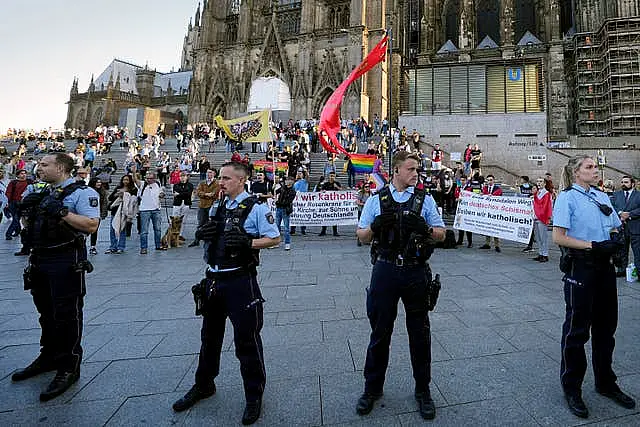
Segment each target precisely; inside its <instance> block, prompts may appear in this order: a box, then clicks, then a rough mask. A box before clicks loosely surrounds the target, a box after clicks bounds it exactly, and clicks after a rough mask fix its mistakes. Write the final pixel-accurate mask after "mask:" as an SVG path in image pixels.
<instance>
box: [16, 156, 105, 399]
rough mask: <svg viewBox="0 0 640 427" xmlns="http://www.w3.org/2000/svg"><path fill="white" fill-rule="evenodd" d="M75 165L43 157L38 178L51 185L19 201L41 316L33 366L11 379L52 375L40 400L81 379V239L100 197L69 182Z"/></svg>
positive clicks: (96, 214)
mask: <svg viewBox="0 0 640 427" xmlns="http://www.w3.org/2000/svg"><path fill="white" fill-rule="evenodd" d="M73 163H74V162H73V159H72V158H71V157H69V156H68V155H67V154H64V153H57V154H51V155H47V156H45V157H44V158H43V159H42V160H41V161H40V164H39V167H38V173H39V175H40V178H41V179H42V181H44V182H46V183H48V184H49V186H48V187H47V188H46V189H45V190H44V191H42V192H39V193H37V192H35V193H31V194H29V195H27V196H26V197H25V198H24V199H23V201H22V203H23V204H24V206H23V207H24V208H25V209H30V210H31V212H33V213H32V215H33V218H31V219H30V220H29V221H28V224H29V226H28V230H27V233H26V238H27V239H28V240H29V247H30V248H31V254H30V256H29V265H28V267H27V268H26V269H25V274H24V285H25V289H26V290H30V291H31V295H32V296H33V302H34V304H35V306H36V309H37V310H38V313H40V326H41V328H42V337H41V339H40V345H41V347H42V348H41V349H40V355H39V356H38V357H37V358H36V360H35V361H33V362H32V363H31V364H30V365H29V366H27V367H26V368H24V369H21V370H19V371H16V372H15V373H14V374H13V376H12V377H11V378H12V380H13V381H22V380H25V379H27V378H31V377H33V376H36V375H38V374H41V373H43V372H48V371H56V375H55V377H54V379H53V381H52V382H51V383H50V384H49V386H48V387H47V388H46V390H45V391H43V392H42V393H41V394H40V400H42V401H47V400H50V399H53V398H55V397H56V396H59V395H60V394H62V393H64V392H65V391H66V390H67V389H68V388H69V387H70V386H71V385H72V384H73V383H75V382H76V381H78V378H79V377H80V362H81V361H82V347H81V345H80V340H81V338H82V318H83V317H82V307H83V299H84V295H85V292H86V288H85V277H84V276H85V272H87V271H91V270H92V267H91V264H90V263H89V262H88V261H87V250H86V246H85V237H86V235H88V234H90V233H93V232H94V231H96V230H97V229H98V225H99V223H100V219H99V218H100V206H99V204H100V202H99V200H100V196H99V195H98V193H97V192H96V191H95V190H94V189H92V188H89V187H87V186H86V185H84V184H83V183H76V181H75V179H73V178H71V176H70V175H71V170H72V169H73Z"/></svg>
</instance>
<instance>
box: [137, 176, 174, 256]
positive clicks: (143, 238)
mask: <svg viewBox="0 0 640 427" xmlns="http://www.w3.org/2000/svg"><path fill="white" fill-rule="evenodd" d="M132 176H133V180H134V182H135V184H136V188H137V189H138V200H139V211H140V254H141V255H146V254H147V247H148V242H147V237H148V235H149V221H151V222H152V224H153V238H154V241H155V245H156V250H157V251H164V250H167V248H166V247H164V246H162V242H161V240H160V239H161V231H162V230H161V229H160V226H161V224H162V217H161V216H160V199H162V198H164V191H162V187H161V186H160V184H158V183H157V182H156V175H155V172H149V173H147V176H146V177H145V180H144V182H141V181H140V179H139V178H138V177H137V175H136V169H135V167H134V168H133V175H132Z"/></svg>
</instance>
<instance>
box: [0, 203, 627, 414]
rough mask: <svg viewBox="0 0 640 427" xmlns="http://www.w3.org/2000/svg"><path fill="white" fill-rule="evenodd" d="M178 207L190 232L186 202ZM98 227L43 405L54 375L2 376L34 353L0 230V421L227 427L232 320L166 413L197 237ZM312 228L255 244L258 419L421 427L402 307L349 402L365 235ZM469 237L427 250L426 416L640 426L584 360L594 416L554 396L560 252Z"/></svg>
mask: <svg viewBox="0 0 640 427" xmlns="http://www.w3.org/2000/svg"><path fill="white" fill-rule="evenodd" d="M190 214H191V216H190V219H189V220H188V221H189V225H190V227H188V230H187V232H186V235H188V236H189V235H192V231H193V224H194V223H195V210H192V211H191V212H190ZM4 227H6V222H5V223H3V224H2V225H1V226H0V229H4ZM107 227H108V226H107V222H105V223H104V224H102V226H101V229H100V239H99V243H98V249H99V255H97V256H93V257H91V261H92V262H93V264H94V266H95V271H94V272H93V273H91V274H90V275H88V279H87V280H88V286H87V288H88V290H87V296H86V300H85V330H84V333H85V336H84V338H83V347H84V363H83V365H82V372H81V378H80V381H79V382H78V383H77V384H75V385H74V386H73V387H72V388H71V389H70V390H69V391H67V392H66V393H65V394H64V395H62V396H61V397H59V398H57V399H55V400H53V401H51V402H48V403H40V402H39V400H38V395H39V393H40V391H41V390H42V389H43V388H44V387H45V386H46V384H47V383H48V382H49V381H50V380H51V376H52V374H45V375H41V376H40V377H37V378H34V379H31V380H27V381H24V382H21V383H15V384H14V383H11V380H10V374H11V372H12V371H13V370H15V369H17V368H19V367H23V366H25V365H26V364H27V363H29V362H30V361H31V360H32V359H33V358H34V357H35V356H36V354H37V352H38V348H39V346H38V340H39V336H40V329H39V325H38V320H37V317H36V312H35V308H34V306H33V303H32V301H31V298H30V296H29V294H28V293H27V292H25V291H23V290H22V280H21V272H22V269H23V267H24V265H25V262H26V259H25V258H24V257H14V256H13V252H15V251H17V250H18V248H19V244H18V242H17V241H16V240H13V241H4V240H3V241H1V242H0V256H1V257H2V260H3V264H2V269H1V270H0V271H1V272H2V273H1V274H0V425H4V426H9V425H28V426H32V425H63V424H66V425H72V426H83V425H87V426H100V425H108V426H120V425H142V424H145V425H152V426H162V425H186V426H192V425H221V426H229V425H239V424H240V418H241V416H242V410H243V407H244V397H243V389H242V380H241V377H240V372H239V365H238V362H237V360H236V357H235V354H234V350H233V342H232V339H231V337H232V334H231V330H230V326H229V325H227V334H226V337H225V343H224V347H223V351H224V352H223V355H222V366H221V372H220V376H219V377H218V378H217V379H216V384H217V386H218V393H217V394H216V395H215V396H213V397H211V398H209V399H207V400H205V401H202V402H200V403H198V404H197V405H196V406H195V407H194V408H192V409H191V410H190V411H187V412H185V413H181V414H175V413H173V411H172V410H171V403H172V402H173V401H174V400H175V399H176V398H178V397H179V396H181V395H182V394H183V393H184V392H185V391H186V390H188V389H189V387H190V386H191V385H192V383H193V377H194V372H195V367H196V360H197V353H198V350H199V332H200V320H199V318H197V317H195V316H194V304H193V299H192V296H191V292H190V288H191V286H192V284H194V283H195V282H197V281H199V279H200V278H201V276H202V272H203V261H202V252H201V251H202V250H201V249H198V248H187V247H182V248H177V249H171V250H169V251H167V252H154V251H150V253H149V254H148V255H146V256H141V255H139V254H138V252H139V251H138V249H139V244H138V238H137V235H136V234H135V229H134V236H133V237H132V239H131V240H128V241H127V250H126V253H125V254H123V255H104V254H103V252H104V250H105V249H107V247H108V228H107ZM164 227H166V218H164V219H163V228H164ZM311 231H313V230H312V229H311V230H309V233H308V234H307V236H300V235H296V236H293V242H292V250H291V251H290V252H285V251H284V250H283V248H278V249H272V250H264V251H262V266H261V267H260V272H259V275H260V277H259V279H260V284H261V287H262V291H263V293H264V297H265V299H266V300H267V302H266V303H265V325H264V329H263V332H262V337H263V341H264V346H265V350H264V352H265V362H266V367H267V375H268V379H267V381H268V382H267V388H266V391H265V395H264V405H263V413H262V417H261V419H260V420H259V425H266V426H280V425H282V426H290V425H367V426H369V425H379V426H394V425H396V426H398V425H402V426H405V425H417V424H423V423H424V422H423V420H422V419H421V418H420V417H419V415H418V413H417V408H416V403H415V401H414V398H413V378H412V375H411V367H410V359H409V352H408V342H407V334H406V330H405V326H404V321H403V317H404V314H403V311H402V309H400V310H399V311H400V313H399V316H398V321H397V325H396V331H395V334H394V338H393V344H392V350H391V361H390V366H389V371H388V375H387V382H386V387H385V395H384V397H383V399H382V400H381V401H380V402H379V403H378V404H376V407H375V409H374V410H373V412H372V413H371V414H370V415H368V416H366V417H359V416H358V415H357V414H356V413H355V403H356V400H357V398H358V397H359V395H360V393H361V392H362V389H363V383H364V380H363V376H362V370H363V365H364V357H365V351H366V346H367V342H368V334H369V325H368V321H367V318H366V309H365V288H366V286H367V285H368V282H369V276H370V271H371V266H370V263H369V255H368V248H367V247H357V246H356V242H355V239H354V238H351V237H347V236H352V235H353V227H340V232H341V234H342V235H343V237H340V238H334V237H329V236H327V237H318V236H317V230H315V231H316V232H315V233H310V232H311ZM480 240H481V239H480V236H477V237H476V247H475V248H471V249H467V248H466V247H465V248H462V249H453V250H437V251H436V253H435V255H434V256H433V258H432V262H431V265H432V268H433V270H434V271H436V272H439V273H440V274H441V275H442V282H443V289H442V292H441V295H440V301H439V303H438V306H437V308H436V310H435V312H433V313H432V314H431V324H432V338H433V345H432V347H433V348H432V350H433V366H432V371H433V382H432V384H431V390H432V394H433V397H434V399H435V402H436V405H437V411H438V412H437V417H436V420H435V421H434V422H433V424H437V425H451V426H459V425H500V426H504V425H514V426H528V425H574V424H579V423H584V422H589V423H597V424H599V425H639V424H640V415H639V414H640V408H637V409H636V410H631V411H630V410H626V409H623V408H620V407H618V406H616V405H614V404H612V403H610V402H609V401H608V400H607V399H605V398H604V397H601V396H600V395H598V394H596V393H595V391H594V388H593V374H592V372H591V371H589V372H588V374H587V378H586V380H585V385H584V398H585V400H586V402H587V405H588V406H589V409H590V418H589V419H588V420H580V419H578V418H575V417H574V416H572V415H571V414H570V413H569V411H568V410H567V408H566V406H565V402H564V399H563V396H562V392H561V389H560V385H559V378H558V377H559V356H560V349H559V346H560V344H559V343H560V332H561V324H562V319H563V316H564V302H563V296H562V287H561V282H560V273H559V271H558V268H557V259H558V253H557V252H552V254H551V258H552V259H551V262H549V263H546V264H539V263H537V262H534V261H532V260H531V257H532V256H533V255H535V254H533V255H531V254H522V253H521V252H520V250H521V249H522V246H516V245H510V244H506V245H505V246H504V248H503V252H502V253H501V254H498V253H495V252H493V251H481V250H479V249H477V247H478V246H479V243H480V244H481V242H480ZM187 243H188V242H187ZM618 286H619V295H620V299H619V300H620V304H619V307H620V310H619V311H620V321H619V326H618V333H617V342H616V344H617V345H616V352H615V355H614V359H615V363H614V365H615V370H616V372H617V374H618V375H619V383H620V385H621V386H622V388H623V389H624V390H626V391H628V392H629V393H631V394H633V395H634V396H636V397H640V358H638V357H637V355H638V349H639V345H640V344H639V343H640V330H638V328H636V326H635V325H636V322H637V321H638V319H639V318H640V284H637V283H634V284H627V283H625V282H623V281H622V280H620V281H619V282H618Z"/></svg>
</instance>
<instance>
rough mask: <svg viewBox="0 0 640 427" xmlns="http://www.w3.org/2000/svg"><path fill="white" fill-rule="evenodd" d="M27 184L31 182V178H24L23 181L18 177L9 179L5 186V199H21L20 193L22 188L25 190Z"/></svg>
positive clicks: (13, 200) (22, 190)
mask: <svg viewBox="0 0 640 427" xmlns="http://www.w3.org/2000/svg"><path fill="white" fill-rule="evenodd" d="M29 184H31V180H29V179H25V180H24V181H20V180H19V179H14V180H11V182H9V185H8V186H7V191H6V196H7V199H8V200H9V201H10V202H19V201H20V200H22V193H24V190H26V188H27V185H29Z"/></svg>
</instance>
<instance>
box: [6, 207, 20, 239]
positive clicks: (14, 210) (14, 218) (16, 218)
mask: <svg viewBox="0 0 640 427" xmlns="http://www.w3.org/2000/svg"><path fill="white" fill-rule="evenodd" d="M7 207H8V208H9V212H10V213H11V224H9V227H8V228H7V231H6V232H5V236H6V237H10V236H11V235H12V234H14V233H15V234H19V233H20V231H21V230H22V226H21V225H20V202H16V201H10V202H9V205H8V206H7Z"/></svg>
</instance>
